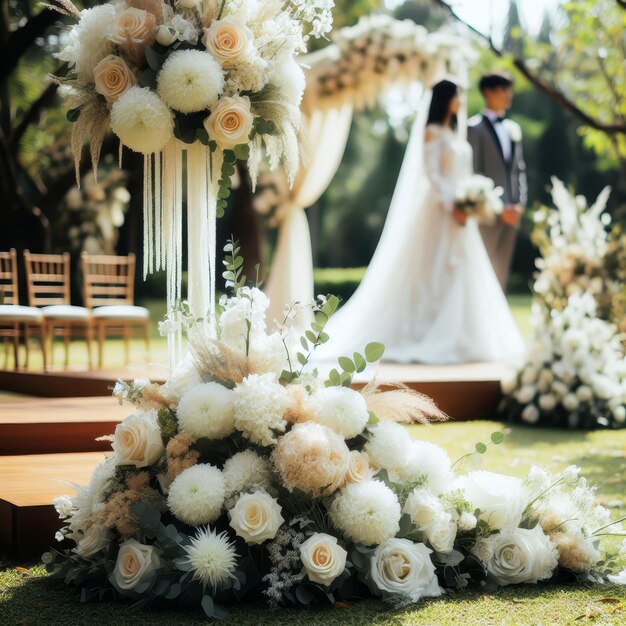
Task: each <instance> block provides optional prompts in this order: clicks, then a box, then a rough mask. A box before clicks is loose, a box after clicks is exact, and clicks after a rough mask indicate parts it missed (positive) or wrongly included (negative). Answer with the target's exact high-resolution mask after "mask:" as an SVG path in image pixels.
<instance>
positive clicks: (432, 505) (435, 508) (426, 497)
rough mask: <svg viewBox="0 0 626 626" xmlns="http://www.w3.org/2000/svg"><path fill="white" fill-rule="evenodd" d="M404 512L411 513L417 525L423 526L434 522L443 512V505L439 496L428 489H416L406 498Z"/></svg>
mask: <svg viewBox="0 0 626 626" xmlns="http://www.w3.org/2000/svg"><path fill="white" fill-rule="evenodd" d="M402 512H403V513H407V514H408V515H410V516H411V520H412V521H413V523H414V524H415V525H417V526H422V527H423V526H428V525H429V524H432V523H433V522H434V521H435V519H437V517H438V516H440V515H442V514H443V506H442V504H441V502H440V501H439V498H436V497H435V496H433V495H432V494H431V493H430V491H428V490H427V489H415V490H413V491H412V492H411V493H410V494H409V497H408V498H407V499H406V502H405V504H404V508H403V509H402Z"/></svg>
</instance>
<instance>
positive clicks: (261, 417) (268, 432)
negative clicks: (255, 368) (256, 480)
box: [233, 374, 289, 446]
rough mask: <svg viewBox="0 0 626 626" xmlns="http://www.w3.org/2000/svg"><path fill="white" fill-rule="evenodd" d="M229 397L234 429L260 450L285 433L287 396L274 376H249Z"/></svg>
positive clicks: (273, 442)
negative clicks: (233, 415) (231, 397)
mask: <svg viewBox="0 0 626 626" xmlns="http://www.w3.org/2000/svg"><path fill="white" fill-rule="evenodd" d="M233 393H234V396H235V428H237V430H239V431H241V432H242V433H243V435H244V436H245V437H247V438H248V439H250V441H252V442H253V443H256V444H258V445H260V446H269V445H272V444H275V443H276V441H277V437H276V435H277V433H283V432H285V428H286V426H287V422H286V421H285V420H284V419H283V415H284V413H285V410H286V409H287V407H288V406H289V394H288V393H287V391H286V389H285V388H284V387H283V386H282V385H280V384H279V383H277V382H276V376H275V375H274V374H250V376H248V377H246V378H244V379H243V381H242V382H241V383H239V384H238V385H237V387H235V389H234V390H233Z"/></svg>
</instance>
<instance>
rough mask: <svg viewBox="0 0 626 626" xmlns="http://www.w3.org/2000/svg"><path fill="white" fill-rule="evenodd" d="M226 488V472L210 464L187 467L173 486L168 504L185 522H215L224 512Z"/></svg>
mask: <svg viewBox="0 0 626 626" xmlns="http://www.w3.org/2000/svg"><path fill="white" fill-rule="evenodd" d="M225 495H226V487H225V485H224V477H223V476H222V472H220V470H219V469H217V468H216V467H213V466H212V465H207V464H202V463H201V464H198V465H193V466H192V467H189V468H187V469H186V470H183V471H182V472H181V473H180V474H179V475H178V476H177V477H176V478H175V479H174V481H173V482H172V484H171V485H170V489H169V493H168V496H167V506H168V507H169V509H170V511H171V512H172V513H173V514H174V515H175V516H176V517H177V518H178V519H179V520H180V521H181V522H185V523H186V524H191V525H192V526H198V525H199V524H208V523H210V522H213V521H215V520H216V519H217V518H218V517H219V516H220V513H221V512H222V506H223V504H224V498H225Z"/></svg>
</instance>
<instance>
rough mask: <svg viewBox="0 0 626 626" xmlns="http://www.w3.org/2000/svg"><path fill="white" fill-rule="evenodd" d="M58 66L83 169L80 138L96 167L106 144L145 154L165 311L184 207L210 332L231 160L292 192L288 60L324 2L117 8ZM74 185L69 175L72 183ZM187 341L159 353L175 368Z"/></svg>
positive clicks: (149, 259)
mask: <svg viewBox="0 0 626 626" xmlns="http://www.w3.org/2000/svg"><path fill="white" fill-rule="evenodd" d="M57 5H58V8H59V10H60V11H61V12H62V13H65V14H66V15H69V16H72V17H75V18H77V19H78V23H77V24H76V25H75V26H74V27H73V28H72V29H71V30H70V32H69V42H68V44H67V45H66V46H65V47H64V48H63V50H62V51H61V52H60V53H59V54H58V55H57V56H58V57H59V58H60V59H62V60H64V61H66V62H67V63H68V65H69V72H68V74H67V75H66V76H65V77H63V78H57V80H58V81H59V82H60V83H61V84H62V87H63V89H62V93H63V94H64V96H65V97H66V101H67V105H68V114H67V115H68V118H69V119H70V120H71V121H72V122H74V123H73V126H72V137H71V144H72V151H73V153H74V156H75V161H76V168H77V174H78V166H79V161H80V154H81V152H82V147H83V143H84V142H85V140H87V139H88V140H89V142H90V144H91V158H92V164H93V166H94V170H95V169H96V165H97V162H98V158H99V153H100V149H101V146H102V141H103V138H104V136H105V134H106V133H107V132H108V131H109V130H111V131H113V133H114V134H115V135H116V136H117V137H118V138H119V140H120V152H122V148H123V147H124V146H126V147H128V148H130V149H131V150H134V151H136V152H139V153H142V154H143V155H144V190H143V224H144V237H143V239H144V254H143V258H144V277H145V275H146V274H147V273H150V272H153V271H155V270H159V269H161V268H164V269H166V271H167V306H168V310H172V309H173V308H174V305H175V303H176V301H178V300H180V299H181V298H182V293H181V280H180V277H181V274H182V267H183V261H182V259H183V248H184V247H185V246H183V234H182V233H183V223H184V220H183V212H184V211H185V209H186V213H187V224H188V235H187V246H186V247H185V248H186V251H187V260H188V263H187V267H188V274H189V286H190V288H189V292H188V294H187V300H188V301H189V305H190V307H191V310H192V311H193V313H194V315H196V316H197V317H203V318H204V319H205V320H206V324H207V325H208V326H209V327H210V329H211V331H212V332H214V331H215V311H216V308H215V306H216V303H215V297H214V294H215V281H216V250H215V246H216V219H217V218H218V217H220V215H222V214H223V212H224V210H225V208H226V207H227V205H228V197H229V196H230V189H231V184H232V177H233V175H234V173H235V164H236V162H237V161H238V160H247V161H248V171H249V173H250V176H251V178H252V183H253V187H254V184H255V182H256V178H257V174H258V171H259V166H260V163H261V161H262V159H263V158H264V157H267V160H268V161H269V166H270V168H271V169H276V168H277V167H278V166H279V165H280V164H281V163H282V164H283V166H284V169H285V171H286V172H287V176H288V179H289V181H290V182H291V181H293V179H294V177H295V174H296V172H297V170H298V167H299V146H298V131H299V124H300V103H301V100H302V96H303V92H304V86H305V77H304V72H303V71H302V69H301V68H300V66H299V64H298V63H297V61H296V55H297V54H300V53H302V52H304V51H305V50H306V45H305V44H306V41H307V39H308V37H309V36H315V37H321V36H324V35H325V34H326V33H328V32H329V31H330V29H331V27H332V17H331V13H330V11H331V9H332V7H333V2H332V0H264V1H263V2H258V1H257V0H176V1H175V2H174V1H173V0H168V1H165V0H115V1H112V2H108V3H106V4H102V5H99V6H95V7H93V8H90V9H85V10H83V11H79V10H78V9H77V8H76V7H75V6H74V5H73V4H72V2H71V0H58V1H57ZM77 178H78V176H77ZM181 345H182V337H181V336H180V335H176V336H173V337H172V338H171V341H170V342H169V344H168V354H169V360H170V369H171V368H172V367H173V366H174V364H175V363H176V362H178V360H180V358H181V355H182V349H181Z"/></svg>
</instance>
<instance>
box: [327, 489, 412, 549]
mask: <svg viewBox="0 0 626 626" xmlns="http://www.w3.org/2000/svg"><path fill="white" fill-rule="evenodd" d="M329 513H330V517H331V520H332V522H333V524H334V525H335V527H337V528H338V529H340V530H342V531H343V532H344V533H345V534H346V535H347V537H348V538H349V539H350V540H352V541H354V542H356V543H361V544H363V545H367V546H371V545H377V544H380V543H382V542H383V541H385V540H386V539H389V538H390V537H394V536H395V535H396V533H397V532H398V531H399V530H400V517H401V514H402V513H401V510H400V503H399V502H398V498H397V497H396V495H395V494H394V493H393V491H391V489H389V487H387V485H385V484H384V483H382V482H380V481H378V480H364V481H362V482H359V483H352V484H350V485H348V486H347V487H346V488H345V489H343V490H342V491H341V492H340V493H339V495H338V496H337V497H336V498H335V499H334V500H333V503H332V504H331V506H330V510H329Z"/></svg>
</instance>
